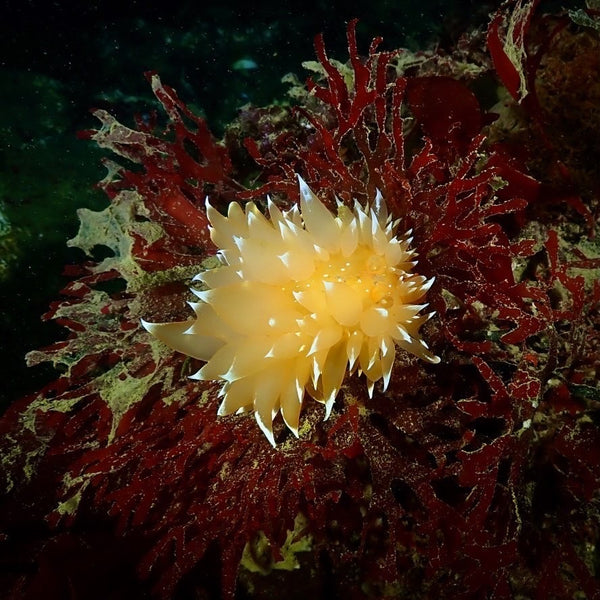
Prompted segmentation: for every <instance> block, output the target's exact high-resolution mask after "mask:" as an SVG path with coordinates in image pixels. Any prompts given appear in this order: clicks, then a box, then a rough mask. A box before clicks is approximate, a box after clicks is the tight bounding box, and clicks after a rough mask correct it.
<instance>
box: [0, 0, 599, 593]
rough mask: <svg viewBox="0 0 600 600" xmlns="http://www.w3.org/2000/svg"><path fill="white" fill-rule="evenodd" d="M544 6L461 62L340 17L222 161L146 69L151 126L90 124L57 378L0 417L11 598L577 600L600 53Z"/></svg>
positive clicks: (592, 522) (474, 38)
mask: <svg viewBox="0 0 600 600" xmlns="http://www.w3.org/2000/svg"><path fill="white" fill-rule="evenodd" d="M537 4H538V3H537V2H535V1H529V2H527V1H518V2H509V3H506V4H505V5H504V6H503V7H502V8H501V9H500V10H499V11H498V12H497V13H496V14H495V15H493V16H492V19H491V23H490V26H489V28H488V31H487V33H486V34H483V33H481V32H475V33H471V34H469V35H465V36H464V37H463V38H461V41H460V43H459V44H458V45H457V47H456V48H455V49H454V51H453V52H452V53H443V52H441V51H429V52H420V53H413V52H409V51H407V50H403V49H396V50H382V49H380V47H381V46H382V40H380V39H375V40H373V41H372V42H371V44H370V45H369V47H368V48H367V49H366V50H365V51H362V52H361V51H360V50H359V43H358V40H357V35H356V21H352V22H350V23H349V24H348V27H347V41H348V61H347V62H346V63H343V62H339V61H336V60H333V59H332V58H330V57H329V56H328V54H327V51H326V46H325V42H324V40H323V37H322V36H317V37H316V39H315V51H316V57H317V61H314V62H309V63H306V66H307V67H308V68H309V70H310V72H311V77H310V78H309V79H308V81H307V82H306V85H302V84H300V83H299V82H298V80H297V79H295V78H293V77H290V78H289V80H290V82H291V84H292V89H291V97H292V98H293V104H292V105H291V106H268V107H264V108H258V107H253V106H247V107H244V108H243V109H241V111H240V113H239V115H238V117H237V119H236V120H235V121H234V122H233V123H232V124H231V125H230V126H229V127H228V128H227V130H226V131H225V134H224V136H223V138H222V139H216V138H215V137H214V136H213V135H212V134H211V132H210V130H209V128H208V125H207V124H206V122H205V121H204V120H203V119H202V118H200V117H198V116H197V115H195V114H194V113H193V112H192V111H191V110H190V109H188V108H187V106H186V105H185V104H184V103H183V102H182V101H181V100H180V98H179V97H178V95H177V93H176V92H175V90H173V89H172V88H170V87H169V86H168V85H166V84H163V83H162V81H161V80H160V78H159V76H158V75H157V74H155V73H149V74H148V75H147V77H148V80H149V82H150V85H151V86H152V90H153V92H154V94H155V96H156V98H157V100H158V101H159V102H160V105H161V106H162V108H163V109H164V113H165V114H166V120H165V119H164V117H162V116H161V115H158V114H153V115H151V116H150V118H147V117H145V118H142V117H138V118H137V119H136V122H135V125H134V126H133V127H128V126H126V125H124V124H122V123H120V122H118V121H117V120H116V119H115V118H114V117H113V116H112V115H111V114H110V113H109V112H106V111H104V110H98V111H96V112H95V115H96V117H97V118H98V119H99V122H100V126H99V128H98V129H97V130H93V131H88V132H85V133H84V136H83V137H85V138H87V139H90V140H93V141H94V142H95V143H96V144H98V145H99V146H101V147H102V148H105V149H107V151H110V152H111V153H112V158H106V159H105V165H106V168H107V175H106V177H105V178H104V180H103V181H102V182H101V183H100V186H101V187H102V189H104V190H105V192H106V194H107V196H108V198H109V200H110V202H109V203H108V205H107V207H106V208H105V209H104V210H102V211H100V212H93V211H90V210H87V209H81V210H80V211H79V218H80V221H81V226H80V230H79V233H78V235H77V236H76V237H75V238H74V239H73V240H71V241H70V244H71V245H72V246H74V247H78V248H80V249H82V250H83V251H84V252H85V253H86V255H87V257H88V260H87V261H86V262H84V263H82V264H80V265H78V266H75V267H69V271H68V272H69V275H70V276H71V278H72V281H71V283H69V284H68V285H67V287H66V288H65V289H64V290H63V297H62V298H61V299H59V300H57V301H56V302H55V303H54V304H53V305H52V306H51V307H50V311H49V312H48V313H47V314H46V315H45V316H44V318H46V319H55V320H57V321H58V322H59V323H60V324H62V325H64V327H66V329H67V330H68V332H69V334H68V337H67V339H65V340H62V341H59V342H57V343H56V344H54V345H53V346H51V347H49V348H45V349H42V350H37V351H33V352H31V353H29V355H28V357H27V360H28V361H29V363H30V364H32V365H33V364H37V363H40V362H43V361H51V362H52V363H53V364H54V365H55V366H56V367H57V369H59V371H60V375H59V377H58V378H57V380H56V381H55V382H53V383H51V384H49V385H48V386H47V387H45V388H44V389H42V390H40V392H39V393H37V394H34V395H33V396H30V397H27V398H24V399H22V400H20V401H18V402H16V403H15V404H14V405H13V406H12V407H11V408H10V409H9V410H8V411H7V413H6V414H5V415H4V417H3V419H2V421H1V422H0V423H1V428H2V442H1V447H2V453H3V455H2V466H3V473H4V475H5V479H6V481H5V485H6V491H7V492H8V493H7V494H6V495H5V499H4V500H3V504H2V509H3V510H2V513H1V515H2V516H1V525H2V532H3V533H2V538H1V542H2V545H1V547H0V548H1V552H2V560H3V561H4V563H5V564H8V565H10V574H9V575H5V576H4V577H5V581H6V586H5V587H6V589H7V590H9V594H8V597H9V598H39V597H45V598H65V597H82V598H108V597H111V598H112V597H114V598H116V597H119V598H120V597H136V598H137V597H148V598H161V599H162V598H182V599H183V598H221V597H223V598H233V597H234V596H237V597H238V598H274V597H285V598H289V599H293V598H306V597H315V598H326V597H327V598H338V597H340V598H341V597H344V598H357V599H358V598H385V597H388V598H442V599H445V598H448V599H450V598H452V599H476V598H495V599H510V598H516V597H519V598H535V599H540V600H541V599H552V598H556V599H559V598H586V599H588V600H591V599H593V598H598V597H600V580H599V573H598V565H599V564H600V554H599V550H598V540H599V525H598V524H599V523H600V520H599V515H600V510H599V509H600V506H599V500H600V498H599V482H600V430H599V425H600V419H599V415H600V411H599V409H600V386H599V382H598V366H599V363H600V280H599V276H600V246H599V244H598V238H597V233H596V223H597V220H598V216H599V213H600V209H599V203H598V189H600V187H599V186H598V184H599V183H600V182H598V171H597V161H598V155H597V153H596V154H594V153H593V149H594V148H597V146H594V144H597V139H598V137H597V136H598V133H599V129H598V121H597V119H596V120H595V121H594V120H593V119H592V120H589V119H588V120H586V121H585V122H580V121H581V120H583V119H585V117H584V116H583V115H586V114H590V113H589V111H587V112H586V111H585V110H583V107H586V106H594V101H595V100H596V99H597V96H595V94H597V89H596V88H595V87H594V86H590V85H588V83H586V82H589V81H592V80H594V81H595V80H597V75H598V72H597V66H598V63H597V60H596V58H594V57H597V49H598V43H599V42H598V30H599V29H600V28H597V27H593V26H591V25H589V24H588V21H589V22H591V23H592V24H597V19H598V12H597V11H595V10H593V9H592V8H591V7H590V8H588V9H587V10H585V11H583V10H582V11H580V12H579V13H577V15H568V14H561V15H557V16H548V15H543V14H541V13H540V12H539V11H538V10H537ZM574 16H575V17H577V18H574ZM584 17H585V19H584ZM586 19H587V20H586ZM575 40H578V42H577V43H576V42H575ZM577 52H580V54H577ZM568 61H576V62H577V64H578V65H579V66H580V69H581V70H584V71H585V73H584V74H582V76H581V79H578V78H577V77H576V76H575V75H574V74H571V75H570V76H568V77H566V76H565V77H563V76H562V75H561V69H560V65H565V63H566V62H568ZM594 77H595V79H594ZM559 98H564V99H565V102H564V103H559V102H558V100H557V99H559ZM567 100H568V102H567ZM577 103H579V104H577ZM574 104H575V105H576V106H577V105H578V106H580V107H582V109H581V110H579V111H578V110H577V109H576V106H574ZM558 105H560V108H561V109H562V110H563V111H564V115H563V116H562V117H561V114H562V113H560V112H559V111H558V108H557V106H558ZM595 105H596V106H597V104H595ZM562 119H565V120H564V121H563V120H562ZM578 119H579V120H578ZM163 121H164V122H163ZM561 123H562V124H563V125H564V123H568V132H569V135H562V134H560V133H557V131H556V127H558V126H559V124H561ZM577 128H579V135H576V134H575V131H576V130H577ZM384 201H385V202H384ZM352 224H353V225H352ZM211 228H212V229H211ZM211 231H212V235H211ZM409 231H410V234H407V233H405V232H409ZM344 232H350V233H344ZM352 232H354V233H352ZM340 236H341V237H340ZM409 237H410V240H409V239H408V238H409ZM315 240H316V241H315ZM261 253H262V256H263V260H264V263H261V261H260V258H261ZM332 257H333V259H334V260H333V262H332V265H333V268H334V271H332V273H333V272H335V278H334V279H331V278H329V275H330V273H329V271H328V269H329V262H331V261H330V259H332ZM342 258H343V259H344V260H342ZM354 258H356V260H357V262H356V263H354V262H353V261H354ZM346 259H348V261H347V262H349V263H350V265H348V268H350V273H348V274H346V271H343V272H342V271H341V269H342V268H344V269H345V268H346V267H347V265H346ZM328 261H329V262H328ZM361 261H362V262H361ZM369 261H370V262H369ZM413 263H416V264H413ZM261 264H264V270H261V268H260V265H261ZM356 264H360V265H363V264H364V265H365V266H366V267H373V270H372V272H370V271H368V270H362V269H363V266H361V267H360V268H358V267H356ZM354 269H358V271H355V270H354ZM341 273H344V275H342V274H341ZM365 273H367V274H369V273H371V274H370V275H369V277H372V280H370V283H369V287H368V291H366V290H367V287H366V286H365V287H364V288H363V287H360V286H358V284H357V283H356V282H357V280H358V279H360V278H361V277H362V276H365ZM373 273H375V275H373ZM259 280H260V281H262V283H261V285H260V286H254V285H253V284H244V281H259ZM284 280H285V281H284ZM290 280H292V283H290ZM282 281H283V284H282ZM306 283H310V284H311V287H310V288H308V287H306V285H305V284H306ZM371 283H372V284H373V285H372V286H371ZM280 284H281V285H280ZM335 284H340V285H339V286H338V285H335ZM342 284H343V285H342ZM380 284H381V285H383V287H381V285H380ZM384 284H385V285H384ZM282 285H283V287H282ZM360 285H361V286H362V280H361V284H360ZM378 285H379V287H377V286H378ZM388 285H389V286H391V287H390V288H389V289H391V290H392V292H390V293H391V296H389V297H387V296H386V294H388V292H387V290H388V287H387V286H388ZM286 286H288V287H286ZM259 288H260V293H255V292H256V290H258V289H259ZM313 288H315V289H316V291H315V292H314V293H313V292H309V289H313ZM384 288H385V289H384ZM192 290H195V292H194V291H192ZM228 292H230V294H228ZM372 292H374V295H372ZM380 292H381V293H380ZM405 293H406V294H407V295H406V302H405V301H404V300H403V298H404V296H403V295H402V294H405ZM231 294H233V295H231ZM291 298H293V300H294V301H296V302H297V303H298V304H299V305H301V306H302V307H303V309H304V310H305V312H302V311H300V309H299V308H298V306H297V305H296V304H291V303H292V300H290V299H291ZM190 303H191V304H190ZM381 303H382V304H381ZM425 303H427V304H428V307H427V309H426V312H421V311H424V310H425V309H424V307H423V304H425ZM389 307H393V310H392V308H389ZM407 307H408V308H407ZM388 308H389V310H388ZM284 309H285V310H284ZM294 311H296V312H298V313H299V314H296V312H294ZM363 311H364V312H363ZM429 313H432V314H431V315H430V314H429ZM390 314H391V315H392V317H393V318H392V317H390ZM312 315H315V316H314V317H313V316H312ZM332 315H333V317H332ZM365 315H366V316H365ZM428 317H429V318H428ZM278 319H279V320H278ZM389 319H391V320H389ZM284 322H285V323H284ZM403 322H407V323H408V325H406V326H402V323H403ZM157 323H159V324H166V323H169V324H171V325H162V326H157V325H153V324H157ZM232 323H234V324H235V327H233V326H232ZM357 323H360V327H359V326H358V325H357ZM142 324H145V326H146V327H147V328H148V329H149V330H150V331H152V332H154V333H156V337H154V336H153V335H151V333H149V332H148V331H147V330H146V329H145V328H144V326H142ZM390 324H391V325H394V327H396V328H395V329H394V328H392V329H388V325H390ZM284 325H285V327H284ZM279 326H281V327H282V331H283V334H282V335H281V337H280V338H278V340H277V343H278V345H277V346H275V345H274V344H273V339H272V336H271V337H269V335H271V334H270V333H269V332H270V328H271V329H276V328H277V327H279ZM295 327H297V328H298V329H297V331H299V332H300V337H301V338H302V340H301V342H298V340H297V339H296V338H297V337H298V336H296V335H295V333H296V329H294V328H295ZM165 328H170V330H167V329H165ZM359 330H360V331H362V332H363V333H361V335H363V334H364V337H362V338H361V340H360V343H359V342H358V341H357V342H356V344H355V343H354V342H353V341H351V340H352V335H353V333H352V332H353V331H359ZM166 331H169V333H168V334H167V333H165V332H166ZM184 331H188V334H184ZM389 331H392V333H389V334H388V332H389ZM247 332H250V333H247ZM369 332H370V333H369ZM189 334H191V335H189ZM371 334H372V335H371ZM245 335H246V336H250V342H248V337H244V336H245ZM369 335H371V337H370V338H369ZM186 336H187V337H186ZM252 336H254V337H252ZM327 336H329V337H327ZM196 337H197V338H200V342H199V343H200V344H201V345H200V346H193V347H192V343H191V342H190V341H189V339H190V338H196ZM160 338H162V339H165V340H166V341H167V342H168V343H170V344H172V345H173V346H174V347H175V348H177V349H179V350H182V352H179V351H176V350H173V349H171V347H169V346H168V345H167V344H165V343H163V342H162V341H161V339H160ZM340 340H342V342H340ZM419 340H422V341H423V342H424V343H423V344H422V343H421V342H420V341H419ZM244 343H247V344H249V345H248V347H247V348H246V347H244ZM227 347H235V349H236V352H237V354H236V355H235V356H232V355H231V354H229V355H228V356H224V355H225V354H226V352H222V350H223V348H227ZM327 352H329V354H327ZM219 353H221V354H220V355H219ZM218 355H219V359H218V360H217V358H216V357H217V356H218ZM275 356H279V357H280V359H281V360H280V362H279V363H276V364H277V365H278V368H276V369H274V370H273V372H269V375H270V377H267V378H264V379H261V378H260V377H258V376H256V373H257V372H263V371H264V370H265V369H267V370H268V369H270V368H272V366H273V364H275V363H273V357H275ZM240 357H241V358H240ZM282 357H284V358H285V360H284V359H283V358H282ZM205 361H208V362H205ZM261 370H262V371H261ZM361 371H362V372H363V375H362V376H361V375H360V372H361ZM290 373H292V375H293V377H292V379H290V378H289V377H288V375H290ZM194 374H198V376H197V377H191V376H193V375H194ZM300 375H302V377H304V379H302V380H301V378H300ZM244 377H245V378H246V379H244ZM365 379H366V380H367V381H368V385H365ZM300 380H301V381H302V382H303V383H302V386H301V387H300V384H298V385H297V383H298V382H299V381H300ZM239 381H244V382H245V383H244V385H243V386H241V385H237V386H236V383H237V382H239ZM289 381H292V383H293V385H292V386H288V388H285V386H284V388H285V389H284V391H283V392H280V391H277V390H275V391H273V389H272V388H271V387H269V385H268V384H269V382H270V383H273V382H275V383H274V384H273V385H275V384H281V385H282V386H283V383H285V384H286V385H287V383H289ZM282 382H283V383H282ZM304 384H306V386H305V385H304ZM234 387H235V390H234ZM304 387H306V388H307V389H308V392H307V393H306V394H305V393H304ZM238 388H239V389H238ZM282 389H283V388H282ZM278 394H279V395H278ZM286 394H289V397H288V396H287V395H286ZM309 395H312V396H313V397H315V398H316V399H317V400H320V401H321V402H324V403H325V405H326V411H324V409H323V407H322V406H320V405H319V404H318V403H316V402H313V401H310V400H308V399H307V397H308V396H309ZM303 398H304V400H303ZM302 400H303V401H302ZM333 400H335V401H333ZM292 401H293V402H292ZM219 407H221V408H219ZM238 409H242V410H241V411H239V410H238ZM249 409H250V410H255V411H256V412H257V414H258V417H257V421H258V423H259V425H260V427H257V426H256V421H255V419H254V418H251V417H250V416H249V415H247V414H243V412H245V411H247V410H249ZM279 409H281V411H279ZM300 411H301V412H300ZM324 412H326V416H327V417H328V418H327V419H325V420H324V419H323V416H324ZM238 413H240V414H238ZM280 413H283V414H280ZM265 434H266V435H265ZM267 438H268V439H267ZM282 590H284V592H282Z"/></svg>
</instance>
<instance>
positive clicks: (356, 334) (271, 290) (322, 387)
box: [142, 177, 439, 445]
mask: <svg viewBox="0 0 600 600" xmlns="http://www.w3.org/2000/svg"><path fill="white" fill-rule="evenodd" d="M298 180H299V185H300V209H298V207H297V206H294V207H293V208H292V209H291V210H289V211H287V212H282V211H281V210H280V209H279V208H277V206H275V204H273V202H271V200H270V199H267V200H268V211H269V217H270V218H267V217H265V216H264V215H263V214H262V213H261V212H260V211H259V210H258V208H257V207H256V205H255V204H254V203H252V202H250V203H248V204H247V205H246V206H245V209H242V208H241V207H240V206H239V205H238V204H237V203H231V204H230V205H229V209H228V213H227V216H223V215H221V214H220V213H219V212H218V211H217V210H216V209H214V208H213V207H212V206H211V205H210V204H209V203H208V202H207V204H206V211H207V216H208V218H209V221H210V223H211V231H210V233H211V238H212V240H213V242H214V243H215V245H216V246H217V247H218V248H219V250H218V253H217V256H218V257H219V259H220V261H221V266H219V267H217V268H215V269H211V270H207V271H204V272H202V273H200V274H198V275H197V276H196V277H195V278H194V279H195V280H198V281H200V282H202V284H204V285H203V288H204V289H203V290H202V291H197V290H192V291H193V292H194V294H195V295H196V296H197V297H198V302H192V303H190V305H191V307H192V309H193V310H194V312H195V313H196V318H195V319H194V320H191V321H185V322H178V323H148V322H146V321H142V324H143V325H144V327H145V328H146V329H147V330H148V331H149V332H150V333H152V334H153V335H155V336H156V337H157V338H158V339H160V340H162V341H163V342H164V343H166V344H167V345H169V346H171V347H172V348H174V349H175V350H178V351H180V352H183V353H185V354H187V355H188V356H192V357H194V358H197V359H200V360H202V361H206V364H205V365H204V366H203V367H202V368H201V369H200V370H199V371H198V372H197V373H196V374H194V375H193V376H192V377H193V378H196V379H203V380H218V381H222V382H223V386H222V388H221V392H220V396H221V398H222V402H221V405H220V407H219V411H218V412H219V415H227V414H231V413H236V412H246V411H251V410H253V411H254V414H255V416H256V420H257V422H258V424H259V426H260V428H261V429H262V431H263V432H264V434H265V435H266V437H267V438H268V440H269V441H270V442H271V444H273V445H275V439H274V436H273V426H272V424H273V419H274V417H275V416H276V415H277V413H278V412H279V411H280V412H281V415H282V417H283V420H284V422H285V424H286V425H287V427H288V428H289V429H290V430H291V431H292V432H293V433H294V434H295V435H296V436H298V423H299V417H300V410H301V407H302V402H303V398H304V394H305V392H308V393H309V394H310V395H311V396H312V397H313V398H314V399H316V400H317V401H319V402H322V403H323V404H324V405H325V418H327V417H328V416H329V414H330V412H331V409H332V406H333V403H334V401H335V398H336V396H337V394H338V392H339V390H340V387H341V385H342V381H343V379H344V376H345V374H346V371H350V372H352V371H354V370H358V372H359V373H364V375H365V376H366V379H367V386H368V391H369V395H372V392H373V385H374V383H375V382H376V381H378V380H379V379H383V389H384V390H385V389H386V388H387V385H388V383H389V380H390V374H391V370H392V365H393V363H394V358H395V355H396V346H398V347H399V348H401V349H402V350H405V351H407V352H410V353H412V354H413V355H415V356H417V357H419V358H422V359H423V360H426V361H428V362H431V363H437V362H439V358H438V357H437V356H435V355H434V354H433V353H432V352H431V351H430V349H429V348H428V346H427V344H426V343H425V342H424V341H423V340H422V339H421V338H420V336H419V328H420V327H421V325H422V324H423V323H424V322H425V321H426V320H427V319H428V318H429V317H430V316H431V314H421V311H422V310H423V309H424V308H425V306H426V304H422V300H423V298H424V296H425V294H426V292H427V290H428V289H429V288H430V287H431V284H432V283H433V279H429V280H427V279H426V278H425V277H423V276H421V275H417V274H415V273H412V272H411V271H412V269H413V267H414V266H415V265H416V262H415V261H414V256H415V255H414V251H413V250H411V249H410V243H411V241H412V240H411V238H410V237H409V235H410V232H408V233H407V234H406V235H405V236H403V237H400V238H398V237H396V236H395V228H396V227H397V223H394V222H392V219H391V217H389V216H388V215H387V208H386V205H385V202H384V201H383V198H382V196H381V194H380V193H379V192H377V196H376V198H375V201H374V203H373V206H372V207H371V208H370V207H369V206H366V207H362V206H361V205H360V204H359V203H358V202H356V201H355V203H354V207H353V208H352V209H350V208H348V207H347V206H345V205H342V204H340V203H339V202H338V215H337V216H334V215H333V214H332V213H331V212H330V211H329V209H327V207H326V206H325V205H324V204H323V203H322V202H321V201H320V200H319V199H318V198H317V196H316V195H315V194H314V193H313V192H312V191H311V190H310V188H309V187H308V185H307V184H306V183H305V182H304V181H303V180H302V178H300V177H298Z"/></svg>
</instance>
